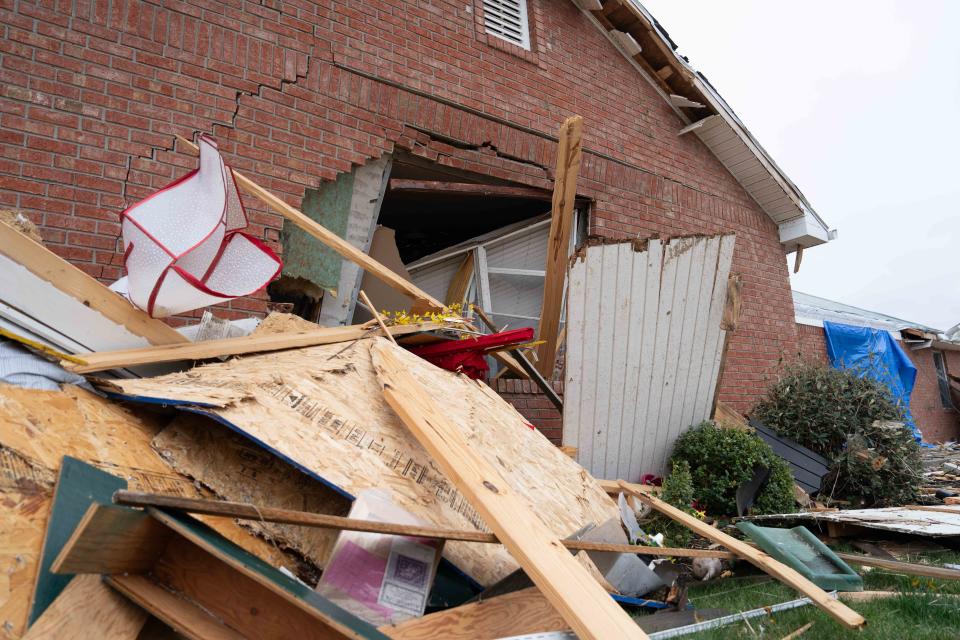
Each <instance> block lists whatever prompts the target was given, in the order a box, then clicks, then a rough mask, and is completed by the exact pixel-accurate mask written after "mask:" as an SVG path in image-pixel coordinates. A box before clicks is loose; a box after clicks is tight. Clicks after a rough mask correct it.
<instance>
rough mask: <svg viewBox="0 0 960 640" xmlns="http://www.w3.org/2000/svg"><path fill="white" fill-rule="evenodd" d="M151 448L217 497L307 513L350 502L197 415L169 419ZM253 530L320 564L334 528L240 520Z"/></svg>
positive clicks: (341, 508) (333, 510)
mask: <svg viewBox="0 0 960 640" xmlns="http://www.w3.org/2000/svg"><path fill="white" fill-rule="evenodd" d="M153 447H154V448H155V449H156V450H157V452H159V453H160V455H161V456H163V458H164V459H165V460H167V461H168V462H169V463H170V465H171V466H172V467H173V468H174V469H176V470H177V471H179V472H181V473H183V474H185V475H187V476H189V477H191V478H193V479H194V480H196V481H197V482H200V483H201V484H203V485H204V486H206V487H207V488H209V489H210V490H211V491H213V492H214V493H215V494H216V495H217V496H218V497H220V498H222V499H225V500H232V501H235V502H245V503H248V504H255V505H270V506H271V507H277V508H282V509H293V510H296V511H306V512H310V513H324V514H329V515H336V516H346V515H348V512H349V511H350V501H349V500H348V499H347V498H345V497H344V496H343V495H342V494H340V493H337V492H336V491H334V490H333V489H331V488H330V487H328V486H326V485H324V484H323V483H321V482H318V481H317V480H315V479H314V478H311V477H310V476H308V475H307V474H305V473H303V472H301V471H299V470H297V469H295V468H293V467H292V466H290V465H289V464H287V463H286V462H284V461H283V460H281V459H280V458H278V457H277V456H274V455H272V454H271V453H270V452H269V451H267V450H266V449H263V448H262V447H258V446H257V445H256V444H254V443H253V442H251V441H250V440H249V439H248V438H244V437H243V436H241V435H239V434H237V433H236V432H234V431H231V430H230V429H228V428H227V427H225V426H223V425H221V424H217V423H215V422H213V421H211V420H208V419H206V418H202V417H200V416H196V415H189V414H188V415H183V416H181V417H179V418H177V419H176V420H174V421H173V422H172V423H171V424H170V426H169V427H167V428H166V429H164V430H163V431H161V432H160V433H159V434H158V435H157V437H156V438H154V440H153ZM242 523H243V524H244V525H248V526H250V527H251V528H252V529H253V530H255V531H256V532H257V533H260V534H262V535H264V536H265V537H267V538H270V539H273V540H275V541H277V543H278V544H280V545H281V546H287V547H290V548H292V549H295V550H296V551H298V552H299V553H302V554H303V555H304V556H306V558H307V559H308V560H310V561H311V562H313V563H314V564H316V565H318V566H320V567H324V566H326V563H327V559H328V558H329V555H330V551H331V550H332V548H333V543H334V542H336V539H337V534H338V532H337V531H336V530H335V529H319V528H314V527H300V526H296V525H283V524H272V523H267V522H255V521H249V520H247V521H243V522H242Z"/></svg>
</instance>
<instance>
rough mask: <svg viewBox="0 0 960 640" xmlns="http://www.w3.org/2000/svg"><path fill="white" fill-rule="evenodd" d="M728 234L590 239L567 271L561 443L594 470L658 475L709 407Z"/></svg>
mask: <svg viewBox="0 0 960 640" xmlns="http://www.w3.org/2000/svg"><path fill="white" fill-rule="evenodd" d="M733 245H734V236H733V235H725V236H713V237H702V236H698V237H686V238H675V239H673V240H671V241H669V243H668V244H666V245H665V244H664V243H663V242H661V241H660V240H658V239H653V240H650V242H649V243H648V245H647V247H646V249H645V250H642V251H638V250H637V247H636V246H635V244H634V243H631V242H624V243H617V244H602V245H594V246H589V247H586V248H585V249H584V250H583V251H582V252H581V254H580V257H579V258H578V259H576V260H575V261H574V262H573V265H572V266H571V270H570V276H569V291H568V297H567V314H568V318H569V324H568V331H567V363H566V374H565V375H566V377H565V388H566V396H565V399H564V433H563V444H564V445H567V446H572V447H576V448H577V459H578V461H579V462H580V464H582V465H583V466H584V467H586V468H587V469H588V470H589V471H590V472H591V473H592V474H593V475H595V476H597V477H603V478H625V479H627V480H630V481H636V480H639V478H640V476H641V475H642V474H644V473H656V474H662V473H663V472H664V471H665V462H666V459H667V457H668V456H669V453H670V449H671V448H672V446H673V442H674V440H675V439H676V437H677V436H678V435H680V433H682V432H683V431H684V430H686V429H687V428H689V427H690V426H691V425H695V424H697V423H699V422H701V421H703V420H705V419H707V418H708V417H709V416H710V412H711V410H712V407H713V395H714V391H715V389H716V386H717V377H718V375H719V369H720V360H721V356H722V351H723V342H724V340H723V339H724V332H723V331H722V330H721V329H720V320H721V317H722V314H723V307H724V303H725V301H726V295H727V277H728V275H729V272H730V264H731V261H732V257H733Z"/></svg>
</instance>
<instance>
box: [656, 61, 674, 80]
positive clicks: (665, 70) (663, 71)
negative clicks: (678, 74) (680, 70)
mask: <svg viewBox="0 0 960 640" xmlns="http://www.w3.org/2000/svg"><path fill="white" fill-rule="evenodd" d="M672 75H673V67H671V66H670V65H668V64H666V65H664V66H662V67H660V68H659V69H657V77H658V78H660V79H661V80H666V79H667V78H669V77H670V76H672Z"/></svg>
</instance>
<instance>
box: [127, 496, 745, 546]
mask: <svg viewBox="0 0 960 640" xmlns="http://www.w3.org/2000/svg"><path fill="white" fill-rule="evenodd" d="M113 500H114V502H115V503H117V504H121V505H127V506H132V507H159V508H163V509H177V510H180V511H185V512H187V513H196V514H204V515H210V516H221V517H224V518H239V519H241V520H256V521H258V522H274V523H278V524H296V525H301V526H305V527H318V528H322V529H340V530H343V531H365V532H368V533H382V534H388V535H400V536H412V537H417V538H438V539H442V540H458V541H463V542H478V543H486V544H499V543H500V539H499V538H497V536H496V535H495V534H493V533H483V532H482V531H464V530H460V529H440V528H436V527H424V526H419V525H406V524H393V523H389V522H376V521H372V520H357V519H355V518H344V517H341V516H330V515H326V514H322V513H308V512H305V511H292V510H290V509H278V508H276V507H266V506H258V505H253V504H246V503H242V502H228V501H226V500H202V499H199V498H183V497H180V496H173V495H162V494H156V493H139V492H136V491H117V492H116V493H115V494H114V496H113ZM560 542H561V544H563V546H565V547H566V548H567V549H570V550H571V551H609V552H615V553H642V554H645V555H652V556H673V557H687V558H732V557H733V555H732V554H730V553H727V552H725V551H710V550H705V549H679V548H672V547H646V546H642V545H630V544H613V543H607V542H591V541H588V540H561V541H560Z"/></svg>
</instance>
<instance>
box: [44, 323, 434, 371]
mask: <svg viewBox="0 0 960 640" xmlns="http://www.w3.org/2000/svg"><path fill="white" fill-rule="evenodd" d="M440 328H442V325H440V324H436V323H433V322H425V323H418V324H409V325H402V326H396V327H390V329H389V330H388V335H390V336H391V337H393V336H394V335H406V334H410V333H417V332H420V331H432V330H434V329H440ZM370 335H371V333H370V331H369V330H368V327H367V325H359V324H358V325H351V326H347V327H317V328H316V329H310V330H307V331H287V332H284V333H278V334H268V335H254V336H241V337H239V338H222V339H219V340H204V341H202V342H188V343H187V344H182V345H169V346H158V347H143V348H140V349H123V350H119V351H102V352H99V353H88V354H85V355H84V356H83V358H84V360H85V361H86V364H83V365H75V364H71V363H69V362H62V363H61V364H62V366H63V367H64V368H66V369H68V370H70V371H73V372H74V373H91V372H93V371H105V370H107V369H120V368H124V367H130V366H135V365H142V364H154V363H157V362H176V361H178V360H205V359H208V358H217V357H220V356H238V355H243V354H247V353H262V352H265V351H280V350H283V349H300V348H303V347H313V346H317V345H321V344H333V343H335V342H348V341H350V340H359V339H360V338H364V337H368V336H370Z"/></svg>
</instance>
